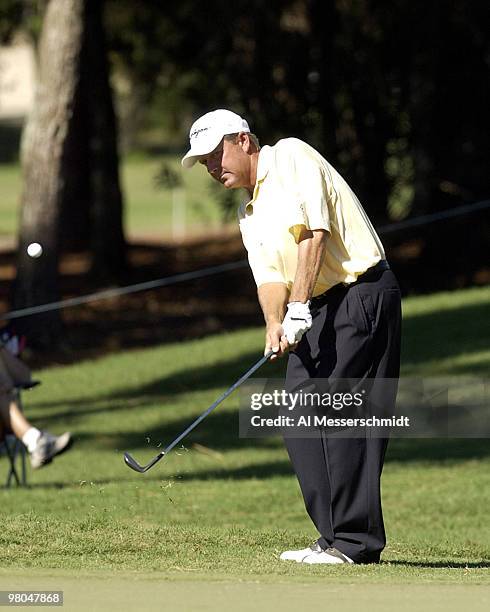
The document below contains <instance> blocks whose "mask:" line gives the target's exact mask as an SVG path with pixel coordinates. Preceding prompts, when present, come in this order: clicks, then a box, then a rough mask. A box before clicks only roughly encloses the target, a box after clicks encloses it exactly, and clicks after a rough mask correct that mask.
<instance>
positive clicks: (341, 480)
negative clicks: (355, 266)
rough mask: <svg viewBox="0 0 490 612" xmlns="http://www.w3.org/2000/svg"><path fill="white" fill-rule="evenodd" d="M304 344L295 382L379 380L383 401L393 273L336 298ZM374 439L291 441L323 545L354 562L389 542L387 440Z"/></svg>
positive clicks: (391, 340)
mask: <svg viewBox="0 0 490 612" xmlns="http://www.w3.org/2000/svg"><path fill="white" fill-rule="evenodd" d="M337 293H338V295H341V293H340V292H337ZM304 340H305V342H303V341H302V343H301V344H300V346H299V347H298V350H297V351H296V353H292V354H291V356H290V360H289V363H288V375H289V377H290V378H293V377H294V376H295V375H297V379H299V378H300V373H301V371H303V373H304V372H307V373H308V374H309V375H310V376H312V377H314V376H317V377H318V378H329V379H342V378H357V379H363V378H366V377H374V378H376V377H380V379H379V384H377V383H376V380H375V381H374V385H373V390H372V392H373V393H374V395H376V394H379V395H381V396H382V395H383V391H384V389H383V387H384V385H383V384H382V381H381V378H384V377H386V378H397V377H398V372H399V351H400V294H399V290H398V286H397V283H396V280H395V279H394V276H393V274H392V273H391V272H390V271H386V272H384V273H382V274H381V275H380V277H379V278H378V279H377V280H375V281H372V282H369V283H360V284H358V285H356V286H354V287H352V288H350V289H349V290H348V291H346V292H345V293H344V294H342V295H341V299H340V300H339V299H338V297H337V296H336V295H333V296H332V299H331V300H330V301H329V303H327V304H325V305H324V306H322V307H321V308H320V309H319V313H317V315H316V321H315V318H314V325H313V327H312V329H311V330H310V332H308V334H307V335H306V336H305V338H304ZM302 369H303V370H302ZM389 388H390V389H391V391H393V385H389ZM395 396H396V389H395V393H391V396H390V394H387V395H386V397H385V398H384V399H383V401H384V402H385V405H387V404H390V407H391V406H392V405H394V400H395ZM370 436H371V432H369V431H368V432H366V437H365V438H351V439H349V438H333V437H330V436H328V435H324V436H323V437H322V438H321V439H319V440H313V439H311V440H303V441H298V440H287V441H286V444H287V447H288V452H289V454H290V456H291V460H292V463H293V466H294V468H295V471H296V474H297V476H298V480H299V482H300V486H301V490H302V493H303V496H304V499H305V504H306V507H307V510H308V513H309V514H310V516H311V518H312V520H313V523H314V524H315V526H316V527H317V529H318V530H319V532H320V534H321V537H320V539H319V540H318V543H319V544H320V546H321V547H322V548H326V547H328V546H331V545H333V546H335V547H336V548H338V550H340V551H341V552H342V553H344V554H346V555H347V556H349V557H350V558H352V559H354V561H357V562H371V561H377V560H378V559H379V554H380V552H381V550H382V549H383V547H384V545H385V534H384V526H383V518H382V512H381V499H380V482H379V481H380V476H381V471H382V467H383V461H384V455H385V452H386V446H387V440H386V439H379V438H372V437H370ZM320 443H321V444H320ZM330 500H331V501H330Z"/></svg>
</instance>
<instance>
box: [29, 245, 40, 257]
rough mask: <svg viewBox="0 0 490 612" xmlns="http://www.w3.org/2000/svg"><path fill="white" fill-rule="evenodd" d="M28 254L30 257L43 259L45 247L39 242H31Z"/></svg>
mask: <svg viewBox="0 0 490 612" xmlns="http://www.w3.org/2000/svg"><path fill="white" fill-rule="evenodd" d="M27 254H28V255H29V257H41V255H42V254H43V247H42V246H41V245H40V244H39V242H31V244H30V245H29V246H28V247H27Z"/></svg>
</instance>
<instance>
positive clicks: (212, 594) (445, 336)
mask: <svg viewBox="0 0 490 612" xmlns="http://www.w3.org/2000/svg"><path fill="white" fill-rule="evenodd" d="M403 309H404V340H403V355H402V360H403V374H405V375H410V376H429V375H451V376H457V375H459V374H465V375H467V374H477V375H479V376H484V375H487V373H488V370H489V366H490V351H489V349H488V346H489V337H490V334H489V332H488V319H489V317H488V314H489V310H490V288H488V287H486V288H479V289H470V290H466V291H461V292H454V293H445V294H436V295H432V296H427V297H417V298H409V299H407V300H405V301H404V305H403ZM485 325H486V327H485ZM262 338H263V330H262V329H252V330H246V331H239V332H233V333H228V334H222V335H219V336H212V337H207V338H205V339H203V340H195V341H191V342H187V343H178V344H173V345H165V346H159V347H157V348H151V349H144V350H133V351H129V352H125V353H117V354H112V355H109V356H106V357H103V358H100V359H98V360H96V361H91V362H82V363H79V364H77V365H73V366H65V367H53V368H50V369H47V370H45V371H42V372H36V377H37V376H38V377H39V378H41V379H42V381H43V384H42V386H41V387H40V388H38V389H36V390H34V391H32V392H31V393H30V394H26V396H25V409H26V412H27V414H28V416H29V417H30V418H31V419H32V420H33V421H34V422H35V423H36V424H38V425H39V426H41V427H45V428H48V429H50V430H52V431H54V432H56V433H59V432H61V431H63V430H65V429H70V430H71V431H72V432H74V434H75V436H76V440H77V441H76V445H75V447H74V449H73V450H72V451H70V452H69V453H68V454H67V455H66V456H64V457H60V458H58V459H57V460H56V461H55V462H54V464H53V465H52V466H50V467H46V468H45V469H43V470H41V471H38V472H30V473H29V475H28V478H29V484H30V485H31V486H30V487H29V488H28V489H15V488H12V489H10V490H2V491H1V492H0V513H1V521H2V530H1V532H0V542H1V547H2V561H3V562H2V567H3V570H2V571H1V573H0V584H1V585H2V589H5V588H7V586H8V585H10V586H9V587H8V588H11V587H13V586H16V585H20V584H23V585H24V588H27V586H28V585H31V586H32V588H43V589H44V590H47V589H49V588H55V585H58V586H56V588H57V589H63V588H65V589H66V597H67V598H68V597H71V601H70V604H69V605H68V603H66V604H65V607H67V609H107V607H108V605H109V602H110V605H118V602H121V601H124V602H125V605H121V608H122V609H135V610H136V609H141V610H144V609H170V608H174V607H176V606H177V607H178V608H179V609H180V610H191V609H192V610H194V609H202V610H208V609H209V610H213V609H225V608H227V607H228V605H229V602H233V605H232V607H233V608H234V609H236V610H241V609H244V610H245V609H251V608H252V607H253V609H272V608H274V607H277V605H275V604H274V602H283V603H281V609H295V602H300V601H301V600H304V598H306V599H307V600H308V601H312V600H313V601H314V600H316V599H319V598H325V599H326V600H327V601H328V600H332V601H335V605H336V607H335V609H339V610H344V609H346V610H347V609H352V608H351V607H349V606H353V605H354V602H355V601H359V600H361V601H366V602H367V603H366V609H376V610H393V609H395V608H396V609H399V610H411V609H423V610H425V609H430V610H439V609H440V610H443V609H444V610H451V609H456V608H457V607H459V608H461V607H462V606H463V605H466V608H467V609H468V610H480V609H482V610H483V609H488V602H489V599H488V598H489V591H488V584H489V580H488V572H489V570H488V568H489V566H490V563H489V551H490V534H489V530H488V508H489V505H490V494H489V491H490V486H489V485H490V476H489V473H490V470H489V468H490V461H489V456H490V445H489V442H488V440H478V439H466V440H464V439H460V440H458V439H450V440H448V439H439V440H437V439H435V440H431V439H425V440H422V439H421V440H417V439H413V440H407V439H405V440H393V441H392V442H391V443H390V447H389V450H388V457H387V461H386V464H385V471H384V476H383V481H382V482H383V500H384V508H385V522H386V530H387V535H388V546H387V548H386V550H385V552H384V554H383V556H382V563H381V564H380V565H374V566H357V565H356V566H351V567H347V566H340V567H330V566H305V565H303V564H295V563H287V562H281V561H279V560H278V555H279V553H280V552H281V551H282V550H284V549H285V548H290V547H295V546H297V547H298V548H301V547H304V546H305V545H306V544H307V543H308V542H310V541H312V540H313V539H314V538H315V532H314V529H313V527H312V525H311V524H310V522H309V520H308V518H307V517H306V516H305V512H304V508H303V503H302V499H301V495H300V492H299V490H298V485H297V483H296V480H295V478H294V476H293V474H292V470H291V468H290V465H289V461H288V458H287V454H286V452H285V450H284V448H283V445H282V442H281V441H280V440H278V439H274V438H273V439H263V440H250V439H239V438H238V416H237V406H238V398H237V396H236V395H233V396H231V397H230V398H229V399H228V400H227V401H226V402H225V403H224V404H223V405H222V406H220V407H219V408H218V409H217V410H216V411H215V412H214V413H213V414H212V415H210V416H209V417H208V418H207V419H206V420H205V421H204V422H203V423H202V424H201V425H200V426H199V427H198V428H197V429H196V430H194V431H193V432H192V434H191V435H190V436H189V438H187V439H186V440H185V442H184V445H183V446H182V447H180V448H179V449H176V450H175V451H173V452H172V454H170V455H169V456H168V457H167V458H165V459H164V460H163V461H162V462H160V463H159V464H158V465H157V466H155V467H154V468H153V469H152V470H151V471H150V472H148V473H147V474H145V475H138V474H136V473H134V472H132V471H131V470H129V469H128V468H127V467H126V466H125V465H124V463H123V459H122V453H123V451H125V450H129V451H130V452H131V453H134V455H135V457H136V458H137V459H138V460H139V461H141V462H146V461H148V460H149V459H150V458H152V457H153V456H154V455H155V454H157V453H158V452H159V450H160V449H161V446H159V445H160V443H163V445H166V444H168V443H169V442H170V441H171V440H172V439H173V438H174V437H175V436H176V435H177V434H178V433H180V432H181V431H182V430H183V429H185V427H186V426H187V425H188V424H189V423H190V422H191V421H192V420H193V419H194V418H195V417H196V416H197V415H198V414H199V413H200V412H202V411H203V410H204V409H205V408H206V407H207V406H208V405H210V404H211V403H212V402H213V401H214V400H215V399H216V398H217V397H218V396H219V395H220V394H221V393H222V392H223V391H224V390H225V389H226V388H227V387H228V386H229V385H230V384H231V383H232V382H233V381H234V380H236V379H237V378H238V377H239V376H240V375H241V374H242V373H243V372H244V371H245V370H246V369H247V368H248V367H249V366H250V365H252V363H253V362H254V361H256V360H257V358H258V357H259V356H260V353H261V350H262ZM282 367H283V364H278V365H267V366H265V367H264V368H263V369H262V370H261V372H260V376H261V377H266V376H279V375H280V373H281V368H282ZM0 467H1V476H2V478H3V477H4V474H5V470H6V461H5V460H3V461H1V463H0ZM485 585H487V586H485ZM29 588H31V587H29ZM150 592H151V593H152V595H151V598H150V597H149V593H150ZM70 593H71V594H72V595H70ZM145 594H146V595H145ZM99 596H100V600H101V601H102V599H103V598H106V599H104V601H105V604H101V605H98V604H99V603H100V602H99ZM145 597H146V599H145ZM135 598H136V600H135ZM138 598H140V599H139V603H138V601H137V600H138ZM84 602H85V603H84ZM179 602H180V603H179ZM192 602H194V604H193V603H192ZM227 602H228V603H227ZM252 602H253V606H252V605H251V604H252ZM261 603H262V604H263V607H261V606H260V604H261ZM165 604H167V605H165ZM170 604H171V605H170ZM415 604H416V605H415ZM298 605H300V604H298ZM77 606H78V607H77ZM90 606H92V608H90ZM370 606H371V607H370ZM296 609H299V608H298V607H296Z"/></svg>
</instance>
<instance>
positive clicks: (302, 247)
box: [289, 230, 328, 303]
mask: <svg viewBox="0 0 490 612" xmlns="http://www.w3.org/2000/svg"><path fill="white" fill-rule="evenodd" d="M327 236H328V232H326V231H325V230H314V231H310V230H304V231H303V233H302V234H301V236H300V242H299V244H298V266H297V268H296V275H295V277H294V283H293V287H292V289H291V295H290V297H289V301H290V302H303V303H305V302H307V301H308V300H309V299H310V298H311V296H312V295H313V290H314V288H315V284H316V281H317V278H318V274H319V273H320V268H321V265H322V262H323V258H324V256H325V244H326V241H327Z"/></svg>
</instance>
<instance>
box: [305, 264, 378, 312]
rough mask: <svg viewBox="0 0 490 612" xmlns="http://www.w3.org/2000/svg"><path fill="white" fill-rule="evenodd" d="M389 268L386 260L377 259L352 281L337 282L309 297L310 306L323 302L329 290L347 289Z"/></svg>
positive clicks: (319, 304) (316, 305)
mask: <svg viewBox="0 0 490 612" xmlns="http://www.w3.org/2000/svg"><path fill="white" fill-rule="evenodd" d="M389 269H390V264H389V263H388V262H387V261H386V259H382V260H381V261H378V263H377V264H375V265H374V266H372V267H371V268H368V269H367V270H366V271H365V272H363V273H362V274H360V275H359V276H358V277H357V279H356V280H355V281H354V282H352V283H346V284H344V283H339V284H338V285H334V286H333V287H331V288H330V289H327V291H325V293H321V294H320V295H317V296H316V297H313V298H311V306H314V307H315V308H317V307H318V306H321V304H322V303H323V302H325V301H326V299H328V297H329V295H332V294H331V293H330V292H333V291H337V290H339V289H348V288H349V287H352V286H354V285H357V283H361V282H364V281H369V280H371V279H375V278H377V277H378V276H379V274H380V273H381V272H384V271H385V270H389Z"/></svg>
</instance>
